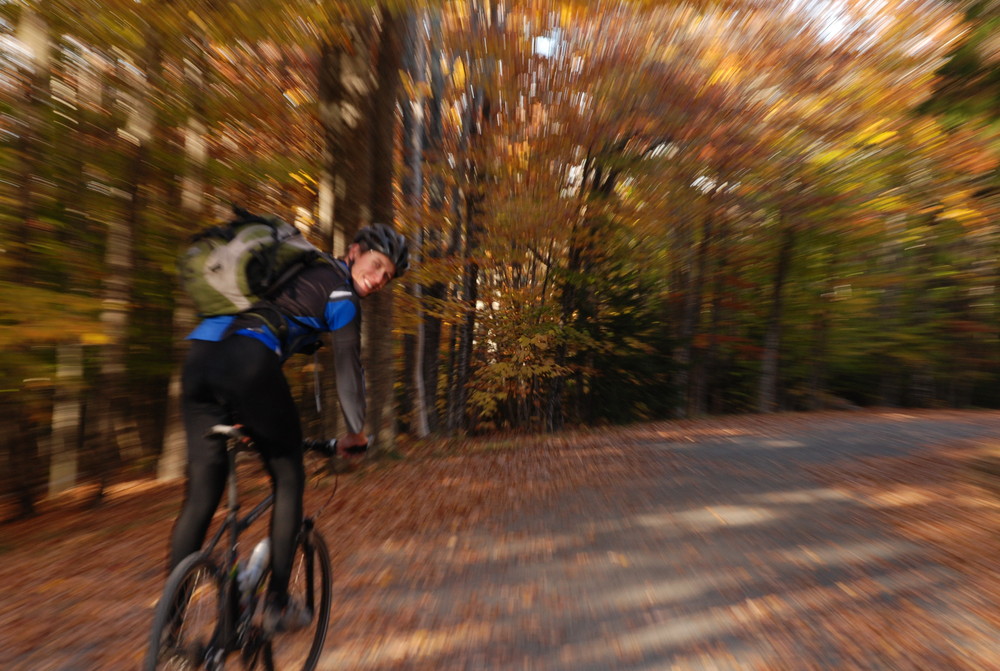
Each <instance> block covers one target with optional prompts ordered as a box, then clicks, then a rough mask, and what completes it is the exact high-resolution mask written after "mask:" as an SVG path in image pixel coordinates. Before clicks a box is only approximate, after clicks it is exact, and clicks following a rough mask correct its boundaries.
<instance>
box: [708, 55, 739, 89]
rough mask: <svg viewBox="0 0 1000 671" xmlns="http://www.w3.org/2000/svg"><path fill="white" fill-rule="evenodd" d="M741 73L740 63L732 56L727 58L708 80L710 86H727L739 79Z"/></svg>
mask: <svg viewBox="0 0 1000 671" xmlns="http://www.w3.org/2000/svg"><path fill="white" fill-rule="evenodd" d="M741 72H742V69H741V68H740V67H739V61H738V60H737V59H736V58H734V57H732V56H726V57H725V58H723V59H722V62H721V63H719V66H718V67H717V68H715V70H714V71H713V72H712V75H711V76H710V77H709V78H708V85H709V86H713V85H715V84H726V83H728V82H730V81H733V80H735V79H738V78H739V76H740V74H741Z"/></svg>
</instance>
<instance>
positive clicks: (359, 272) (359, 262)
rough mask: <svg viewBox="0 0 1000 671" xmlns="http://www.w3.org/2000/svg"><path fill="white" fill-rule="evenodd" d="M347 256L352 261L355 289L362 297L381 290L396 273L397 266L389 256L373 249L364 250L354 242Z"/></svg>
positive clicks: (352, 277)
mask: <svg viewBox="0 0 1000 671" xmlns="http://www.w3.org/2000/svg"><path fill="white" fill-rule="evenodd" d="M347 258H348V261H349V262H351V279H352V280H353V282H354V290H355V291H356V292H357V294H358V296H361V297H362V298H364V297H365V296H370V295H371V294H373V293H375V292H377V291H379V290H381V289H382V287H384V286H385V285H386V284H388V283H389V280H391V279H392V278H393V276H395V274H396V266H395V264H393V262H392V261H390V260H389V257H388V256H386V255H385V254H383V253H382V252H376V251H375V250H373V249H369V250H368V251H367V252H363V251H361V247H360V246H358V245H357V244H353V245H351V246H350V248H349V251H348V254H347Z"/></svg>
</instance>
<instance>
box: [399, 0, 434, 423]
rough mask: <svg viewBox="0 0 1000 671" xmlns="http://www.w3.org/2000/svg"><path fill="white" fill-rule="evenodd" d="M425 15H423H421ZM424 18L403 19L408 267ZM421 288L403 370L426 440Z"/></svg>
mask: <svg viewBox="0 0 1000 671" xmlns="http://www.w3.org/2000/svg"><path fill="white" fill-rule="evenodd" d="M421 14H424V12H421ZM424 22H425V21H424V19H422V18H420V17H418V15H417V13H416V12H415V11H413V10H411V11H410V12H409V13H408V15H407V18H406V22H405V23H406V47H405V49H404V52H405V53H404V58H405V61H406V64H405V65H406V72H407V73H408V74H409V76H410V81H411V82H412V83H413V96H414V97H413V99H412V100H410V99H409V98H408V97H405V96H404V97H403V101H402V108H403V139H404V150H403V157H404V161H405V163H406V167H407V169H406V173H405V175H404V178H403V187H402V191H403V198H404V201H405V202H406V205H407V208H408V210H409V214H410V218H411V220H412V221H413V222H414V223H415V224H416V230H415V231H414V233H413V236H412V238H411V242H410V259H411V265H414V266H415V265H417V264H418V263H420V261H421V260H422V249H423V238H424V232H423V227H422V225H421V221H422V216H421V214H422V207H423V193H424V179H423V177H424V175H423V154H424V104H425V103H424V94H423V87H424V85H425V84H426V81H427V76H426V69H427V63H426V60H427V59H426V48H425V45H424V41H423V40H422V39H421V33H420V26H421V24H422V23H424ZM423 289H424V288H423V285H422V284H420V283H419V282H414V283H413V284H412V285H410V290H411V292H412V293H413V297H414V299H415V303H416V305H417V314H416V320H415V321H416V333H415V334H414V335H413V336H409V337H408V340H407V347H406V348H405V352H406V354H407V356H406V357H405V358H406V370H407V371H408V372H409V385H408V389H409V393H408V395H407V396H408V400H409V406H410V413H409V414H410V422H411V430H412V431H413V433H414V434H415V435H416V436H417V437H418V438H426V437H427V436H428V435H429V434H430V422H429V419H428V414H427V405H428V400H427V386H426V384H425V383H424V355H425V354H426V345H425V341H426V337H425V332H426V327H425V324H424V316H423V310H422V306H421V300H422V298H423Z"/></svg>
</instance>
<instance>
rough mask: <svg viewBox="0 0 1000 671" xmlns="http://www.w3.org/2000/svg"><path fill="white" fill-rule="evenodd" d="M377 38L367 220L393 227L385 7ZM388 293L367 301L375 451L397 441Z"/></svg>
mask: <svg viewBox="0 0 1000 671" xmlns="http://www.w3.org/2000/svg"><path fill="white" fill-rule="evenodd" d="M380 12H381V21H380V24H381V26H382V34H381V38H380V40H379V48H378V60H377V63H376V73H375V74H376V77H375V91H374V95H373V98H372V106H371V118H370V124H371V126H370V128H371V157H372V164H371V205H370V209H371V213H372V221H374V222H380V223H384V224H388V225H390V226H391V225H392V223H393V221H394V219H395V208H394V206H393V178H394V173H395V140H396V102H397V99H398V90H399V68H400V65H401V63H402V59H401V55H402V54H401V31H402V29H403V24H402V23H401V22H400V21H399V19H398V18H397V17H396V16H395V15H393V14H392V13H391V12H390V11H389V10H388V9H386V8H385V7H384V6H383V7H382V8H381V10H380ZM392 299H393V292H392V290H391V289H388V290H385V291H380V292H379V293H377V294H375V295H374V296H371V297H369V298H367V299H366V301H367V303H368V305H366V306H365V308H366V309H365V312H366V313H367V315H366V317H367V318H366V320H365V331H366V334H365V336H366V340H367V347H366V348H365V358H366V360H367V364H366V370H367V380H368V417H369V426H370V427H371V430H372V432H373V434H374V437H375V445H376V448H377V449H378V450H380V451H382V450H391V449H392V448H393V447H394V445H395V441H396V413H395V403H394V398H393V388H394V386H395V385H394V383H395V378H396V371H395V366H394V363H395V360H396V347H395V343H394V342H393V338H392V321H393V300H392Z"/></svg>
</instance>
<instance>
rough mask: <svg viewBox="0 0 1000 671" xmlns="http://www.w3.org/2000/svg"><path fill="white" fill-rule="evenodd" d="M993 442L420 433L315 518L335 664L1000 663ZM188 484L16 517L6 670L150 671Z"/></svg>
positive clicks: (776, 429)
mask: <svg viewBox="0 0 1000 671" xmlns="http://www.w3.org/2000/svg"><path fill="white" fill-rule="evenodd" d="M991 441H993V442H996V441H1000V413H996V412H941V413H905V412H881V413H875V412H858V413H840V414H807V415H785V416H776V417H766V418H754V417H751V418H734V419H728V420H711V421H700V422H687V423H663V424H656V425H647V426H642V427H635V428H631V429H628V430H621V431H602V432H599V433H594V434H588V435H584V434H579V435H564V436H559V437H554V438H547V439H541V440H538V441H535V442H533V443H532V444H530V445H529V444H527V443H526V444H517V443H514V442H507V443H503V444H499V443H498V444H489V443H478V444H476V445H474V446H470V447H465V448H462V449H454V450H450V451H448V452H446V453H439V454H434V453H430V452H428V451H423V452H414V453H413V454H411V455H410V458H408V459H406V460H404V461H402V462H398V463H395V464H391V465H379V466H376V467H373V468H369V469H367V470H366V471H365V472H364V473H363V474H360V475H355V476H351V477H348V478H344V479H343V480H342V484H341V487H342V489H341V492H339V493H338V505H340V506H341V507H340V509H339V510H338V511H336V512H334V513H333V514H330V515H325V516H324V518H323V520H324V521H323V524H324V526H323V529H324V532H325V534H326V535H327V537H328V539H329V540H330V543H331V545H332V546H333V549H334V562H335V583H336V587H337V594H336V597H335V601H334V608H335V609H336V612H335V615H334V619H333V622H332V625H331V629H330V634H329V639H328V643H327V647H326V653H325V654H324V656H323V658H322V660H321V663H320V667H319V668H320V669H330V670H333V669H364V670H368V671H389V670H393V671H395V670H401V669H413V670H423V669H443V670H449V671H451V670H468V671H479V670H483V671H490V670H497V671H508V670H509V671H515V670H517V671H529V670H532V671H534V670H538V671H542V670H544V671H571V670H572V671H607V670H612V669H616V670H618V669H620V670H629V671H654V670H656V671H659V670H667V669H678V670H685V671H686V670H695V669H699V670H701V669H705V670H707V669H724V670H730V669H732V670H746V669H750V670H761V671H763V670H767V671H781V670H787V671H806V670H809V669H824V670H827V669H872V670H876V669H878V670H881V669H886V670H889V669H893V670H895V669H914V670H916V669H921V670H923V669H927V670H940V671H947V670H950V669H956V670H958V669H970V670H971V669H989V670H993V669H1000V648H998V646H997V643H996V642H997V641H1000V615H998V613H1000V609H998V605H1000V601H998V597H1000V589H998V584H997V582H998V578H997V575H998V574H1000V571H997V568H998V562H1000V560H998V559H997V557H1000V545H998V544H997V538H996V537H997V534H996V533H995V529H996V528H997V526H996V524H997V521H998V520H1000V504H998V502H997V500H996V499H995V498H993V497H991V496H990V495H988V494H986V493H985V492H984V491H983V490H980V489H978V488H977V487H975V486H973V485H971V484H968V483H967V482H966V480H965V478H964V476H963V473H964V470H963V467H962V465H961V464H962V460H963V459H964V458H965V457H967V456H968V455H969V454H971V453H972V452H973V451H974V450H976V449H977V447H978V446H980V445H981V444H983V443H987V442H991ZM177 495H178V489H177V488H176V487H172V488H163V487H153V488H151V489H149V490H145V491H131V492H126V491H123V493H122V495H121V497H120V498H119V499H117V500H112V501H111V502H110V503H109V505H108V506H107V508H106V509H105V510H103V511H95V512H90V513H86V514H79V515H78V518H77V519H75V520H73V518H72V516H66V515H63V516H62V517H60V518H59V519H60V520H61V521H59V522H58V524H57V523H56V521H55V519H56V518H55V517H54V516H55V515H56V513H50V514H48V515H45V516H43V517H42V518H40V519H38V520H36V521H34V522H31V523H22V524H19V525H14V526H13V527H8V529H10V530H11V531H12V532H13V533H11V534H10V535H9V537H8V539H6V540H5V541H4V543H3V546H4V547H3V548H2V549H3V550H4V552H3V554H0V580H2V581H3V584H4V585H5V592H4V595H3V596H0V639H2V640H3V641H4V643H3V644H2V646H0V668H2V669H25V670H27V669H31V670H32V671H34V670H38V669H59V670H65V671H69V670H76V669H80V670H87V671H90V670H91V669H119V668H121V669H132V668H136V665H137V662H138V659H139V658H140V656H141V648H142V645H143V644H144V637H145V629H146V627H148V621H149V608H150V606H151V604H152V602H153V601H154V600H155V596H156V595H155V592H156V590H157V589H158V588H159V586H160V585H161V584H162V574H161V569H162V566H161V565H159V564H156V563H155V562H152V561H151V560H150V558H151V557H152V558H155V559H156V560H159V561H162V555H163V553H164V551H165V547H164V542H165V541H164V539H165V535H166V533H167V531H168V530H169V524H170V519H171V517H172V515H173V513H174V512H175V510H176V505H177ZM310 496H311V497H312V499H313V503H314V504H315V502H316V501H319V500H320V497H321V496H322V492H320V491H316V492H313V493H312V494H311V495H310ZM79 547H87V548H88V552H87V553H86V555H85V556H77V557H76V558H75V559H74V558H73V557H72V555H69V556H67V553H71V552H72V551H73V548H79ZM11 585H14V586H15V589H14V592H16V593H13V592H12V591H9V590H10V587H9V586H11ZM234 668H238V667H237V666H236V664H235V660H234Z"/></svg>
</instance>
